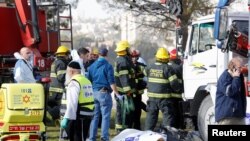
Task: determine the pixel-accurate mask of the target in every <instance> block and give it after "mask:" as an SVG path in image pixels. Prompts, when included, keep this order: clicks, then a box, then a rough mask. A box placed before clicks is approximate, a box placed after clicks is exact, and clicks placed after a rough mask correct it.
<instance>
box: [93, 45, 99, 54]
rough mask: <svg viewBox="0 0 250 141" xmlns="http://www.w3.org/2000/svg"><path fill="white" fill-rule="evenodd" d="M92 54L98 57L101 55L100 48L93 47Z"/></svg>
mask: <svg viewBox="0 0 250 141" xmlns="http://www.w3.org/2000/svg"><path fill="white" fill-rule="evenodd" d="M92 54H95V55H98V54H99V51H98V48H96V47H93V48H92Z"/></svg>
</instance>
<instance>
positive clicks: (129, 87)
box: [114, 41, 136, 132]
mask: <svg viewBox="0 0 250 141" xmlns="http://www.w3.org/2000/svg"><path fill="white" fill-rule="evenodd" d="M129 47H130V45H129V43H128V41H120V42H119V43H118V44H117V48H116V49H115V52H116V54H117V58H116V62H115V68H114V72H115V83H116V86H117V90H118V92H119V94H117V95H116V96H115V98H116V102H117V104H116V112H117V113H116V125H115V127H116V130H117V132H120V131H122V130H123V129H125V128H131V127H132V118H133V117H132V116H133V111H134V104H133V99H132V96H133V94H134V92H135V87H136V83H135V71H134V65H133V63H132V60H131V58H130V54H129Z"/></svg>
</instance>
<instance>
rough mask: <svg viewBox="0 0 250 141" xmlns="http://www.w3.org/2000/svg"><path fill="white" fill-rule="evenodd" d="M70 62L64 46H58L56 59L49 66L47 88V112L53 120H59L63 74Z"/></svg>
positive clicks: (68, 53)
mask: <svg viewBox="0 0 250 141" xmlns="http://www.w3.org/2000/svg"><path fill="white" fill-rule="evenodd" d="M69 62H70V50H69V49H68V48H67V47H66V46H60V47H59V48H58V49H57V51H56V59H55V61H54V62H53V63H52V65H51V72H50V78H51V83H50V87H49V99H48V112H49V114H50V115H51V116H52V117H51V118H53V119H59V118H60V105H61V99H62V94H63V92H64V88H65V85H64V83H65V74H66V68H67V65H68V63H69Z"/></svg>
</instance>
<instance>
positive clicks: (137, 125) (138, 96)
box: [131, 49, 147, 130]
mask: <svg viewBox="0 0 250 141" xmlns="http://www.w3.org/2000/svg"><path fill="white" fill-rule="evenodd" d="M139 57H140V52H139V50H136V49H133V50H131V58H132V62H133V64H134V68H135V82H136V92H135V95H134V96H133V101H134V106H135V111H134V118H133V120H132V125H133V128H134V129H138V130H141V122H140V118H141V109H144V110H145V109H146V105H145V104H144V103H143V102H142V94H143V93H144V89H145V88H146V85H147V84H146V82H145V81H144V80H143V78H144V77H145V75H144V73H143V71H144V69H145V67H146V65H144V64H143V63H140V62H138V59H139Z"/></svg>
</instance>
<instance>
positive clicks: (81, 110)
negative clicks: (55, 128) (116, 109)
mask: <svg viewBox="0 0 250 141" xmlns="http://www.w3.org/2000/svg"><path fill="white" fill-rule="evenodd" d="M67 75H68V76H69V79H70V82H69V84H68V86H67V91H66V95H65V97H64V98H63V100H62V106H61V108H62V109H65V115H64V116H63V119H62V121H61V128H63V129H65V130H66V133H67V135H68V137H69V140H70V141H85V140H86V139H87V136H88V131H89V126H90V122H91V119H92V117H93V110H94V97H93V89H92V84H91V82H90V81H89V80H88V79H87V78H86V77H85V76H83V75H81V67H80V65H79V63H78V62H76V61H72V62H70V63H69V64H68V67H67Z"/></svg>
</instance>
